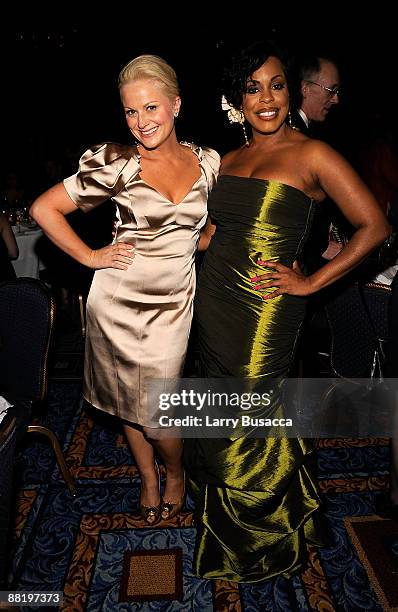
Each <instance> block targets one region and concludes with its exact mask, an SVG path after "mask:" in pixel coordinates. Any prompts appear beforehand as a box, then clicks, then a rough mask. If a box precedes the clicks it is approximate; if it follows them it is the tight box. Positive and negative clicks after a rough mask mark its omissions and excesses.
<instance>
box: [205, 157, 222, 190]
mask: <svg viewBox="0 0 398 612" xmlns="http://www.w3.org/2000/svg"><path fill="white" fill-rule="evenodd" d="M202 151H203V159H202V165H203V168H204V171H205V173H206V178H207V184H208V186H209V191H210V190H211V189H213V187H214V184H215V182H216V180H217V177H218V172H219V169H220V163H221V158H220V156H219V154H218V153H217V151H215V150H214V149H210V148H209V147H202Z"/></svg>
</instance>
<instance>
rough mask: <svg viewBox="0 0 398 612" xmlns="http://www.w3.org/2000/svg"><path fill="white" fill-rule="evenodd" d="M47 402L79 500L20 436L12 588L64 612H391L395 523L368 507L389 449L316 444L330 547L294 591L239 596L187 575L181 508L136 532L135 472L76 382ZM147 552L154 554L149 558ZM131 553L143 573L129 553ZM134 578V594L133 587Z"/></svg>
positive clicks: (274, 585) (256, 590)
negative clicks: (55, 595)
mask: <svg viewBox="0 0 398 612" xmlns="http://www.w3.org/2000/svg"><path fill="white" fill-rule="evenodd" d="M48 403H49V407H48V412H47V415H46V416H45V417H43V419H42V420H43V422H44V424H47V425H49V426H50V427H51V428H52V429H53V430H54V431H55V432H56V433H57V435H58V436H59V438H60V440H62V442H63V448H64V452H65V455H66V458H67V463H68V465H69V467H70V469H71V471H72V473H73V475H74V477H75V479H76V481H77V488H78V492H77V496H76V497H71V496H70V494H69V493H68V490H67V488H66V486H65V483H64V481H63V480H62V477H61V476H60V473H59V471H58V468H57V466H56V463H55V460H54V455H53V453H52V451H51V449H50V447H49V446H48V444H47V442H46V441H45V440H44V439H42V438H40V437H39V436H36V437H35V436H33V435H30V436H28V437H27V439H26V447H25V449H24V452H23V456H22V457H21V459H20V461H19V463H18V466H17V470H18V477H19V493H18V499H17V512H16V519H15V527H14V543H13V547H14V549H13V551H12V554H11V562H10V566H11V569H10V576H11V578H12V584H11V588H12V589H15V590H30V591H32V590H45V591H57V590H61V591H63V592H64V600H63V605H62V608H61V609H62V610H68V611H72V610H73V611H80V610H88V611H92V612H99V611H102V610H104V611H112V612H113V611H116V610H125V611H127V610H144V611H146V610H148V611H159V610H161V611H173V612H174V611H179V610H183V611H186V612H191V611H195V612H196V611H197V612H207V611H208V612H210V611H213V610H214V611H228V612H240V611H244V612H258V611H261V612H263V611H271V610H272V611H274V610H279V611H284V612H285V611H289V610H303V611H306V610H322V611H332V610H375V611H376V610H397V609H398V607H397V606H398V580H397V573H396V572H397V570H398V563H397V550H398V528H397V524H395V523H393V522H392V521H389V520H381V519H380V518H379V517H375V516H374V514H375V500H376V498H377V496H378V495H380V494H381V492H382V491H383V490H384V489H385V488H386V485H387V475H388V458H389V457H388V455H389V449H388V441H387V440H385V439H372V440H359V441H358V440H356V441H355V440H340V441H339V440H322V441H321V443H320V445H319V450H318V465H319V485H320V489H321V491H322V493H323V497H324V500H325V506H326V512H327V516H328V519H329V521H330V525H331V528H332V530H333V534H334V542H333V545H332V546H331V547H330V548H325V549H320V550H317V551H315V550H311V551H310V563H309V566H308V569H307V570H306V572H305V573H303V574H302V575H301V576H299V577H296V578H294V579H292V580H286V579H283V578H277V579H273V580H268V581H265V582H263V583H260V584H255V585H249V584H245V585H240V586H237V585H236V584H232V583H228V582H222V581H216V582H213V581H208V580H202V579H199V578H197V577H195V576H194V575H193V573H192V554H193V545H194V540H195V527H194V525H193V514H192V511H193V504H192V501H191V500H190V499H188V500H187V502H186V506H185V507H184V511H183V512H181V514H180V515H179V516H178V517H177V518H175V519H173V520H171V521H168V522H167V521H162V522H161V523H159V524H158V525H157V526H156V527H154V528H149V527H148V526H146V525H145V524H144V522H143V520H142V519H141V518H140V516H139V514H138V496H139V479H138V476H137V471H136V468H135V466H134V464H133V461H132V458H131V455H130V453H129V451H128V449H127V447H126V444H125V441H124V438H123V436H122V435H121V432H120V429H119V426H118V423H117V422H115V421H114V420H113V419H111V418H108V417H106V416H105V415H101V414H98V413H94V412H92V411H91V410H90V409H89V408H87V407H86V406H84V405H83V404H82V402H81V401H80V384H79V383H78V382H71V381H69V382H60V381H58V382H57V381H55V380H53V381H52V383H51V384H50V389H49V402H48ZM375 525H376V527H377V528H376V527H375ZM145 551H158V552H159V554H158V555H155V556H154V557H153V558H150V556H149V555H148V554H145ZM173 551H177V552H176V554H175V555H174V552H173ZM138 552H140V553H141V554H143V555H144V556H143V557H142V560H141V561H142V564H143V565H140V562H139V561H137V559H138V557H137V556H134V554H132V553H136V554H137V553H138ZM162 555H163V556H164V558H163V557H162ZM137 563H138V565H137ZM151 563H155V566H154V567H155V568H156V567H157V568H158V569H155V571H154V570H150V569H149V570H148V571H149V582H150V577H151V572H152V573H153V576H154V581H155V582H154V585H152V587H153V589H154V592H155V596H156V588H159V587H156V578H158V577H159V575H160V574H159V572H160V573H161V572H163V574H164V575H165V578H164V580H161V581H160V582H161V583H162V584H163V587H162V588H163V590H164V593H160V592H158V597H157V598H153V593H152V595H151V588H152V587H151V585H150V584H149V586H148V585H147V586H145V588H144V586H143V584H144V582H145V580H147V578H148V571H146V572H145V571H144V568H145V567H147V568H150V567H152V566H151V565H150V564H151ZM156 563H157V564H158V565H157V566H156ZM145 564H146V565H145ZM148 564H149V565H148ZM137 567H138V568H141V573H140V570H139V569H138V570H137ZM180 569H182V572H181V576H180V577H179V576H178V572H179V570H180ZM137 571H138V575H139V576H140V580H142V581H143V583H142V585H141V586H140V587H139V588H141V591H139V588H138V587H137V581H135V582H134V572H136V575H137ZM145 576H146V578H145V580H144V577H145ZM173 580H175V584H174V582H173ZM167 581H169V582H170V581H171V582H170V585H171V586H170V589H169V587H167V588H166V586H165V585H166V583H167ZM158 582H159V581H158ZM178 583H180V585H181V592H178ZM137 588H138V591H137ZM173 588H175V589H176V590H175V591H173ZM134 589H136V594H137V592H138V595H139V594H140V592H141V596H142V590H143V589H144V591H145V589H147V591H146V593H147V595H146V599H145V597H144V599H142V598H141V599H136V600H134ZM170 593H171V595H170ZM131 596H132V597H133V600H129V599H131ZM23 609H24V610H29V609H33V608H29V607H25V608H23Z"/></svg>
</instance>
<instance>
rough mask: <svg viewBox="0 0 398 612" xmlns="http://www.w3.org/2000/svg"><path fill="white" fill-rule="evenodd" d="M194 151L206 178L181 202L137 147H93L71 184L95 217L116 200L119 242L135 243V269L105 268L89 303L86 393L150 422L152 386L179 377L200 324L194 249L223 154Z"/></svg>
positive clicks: (108, 408)
mask: <svg viewBox="0 0 398 612" xmlns="http://www.w3.org/2000/svg"><path fill="white" fill-rule="evenodd" d="M182 144H184V145H186V146H189V147H190V148H191V149H192V151H193V153H194V154H195V155H196V156H197V158H198V166H199V168H200V178H199V179H198V180H197V181H196V183H195V184H194V185H193V186H192V188H191V189H190V191H189V192H188V193H187V194H186V196H185V197H184V199H183V200H182V201H181V202H180V203H178V204H174V203H173V202H170V201H169V200H168V199H167V198H166V197H165V196H163V195H162V194H161V193H159V192H158V191H157V190H155V189H154V188H152V187H151V186H149V185H147V184H146V183H145V182H144V181H143V180H142V179H141V178H140V170H141V168H140V156H139V154H138V151H137V148H136V147H132V146H122V145H118V144H113V143H105V144H102V145H99V146H97V147H95V148H93V149H91V150H88V151H87V152H86V153H85V154H84V155H83V156H82V158H81V160H80V166H79V171H78V172H77V174H75V175H73V176H71V177H69V178H67V179H65V181H64V185H65V188H66V190H67V192H68V193H69V195H70V197H71V198H72V200H73V202H75V204H76V205H77V206H78V207H80V208H81V209H82V210H84V211H89V210H91V209H92V208H94V207H95V206H98V205H99V204H101V203H102V202H104V201H105V200H107V199H109V198H112V200H113V201H114V203H115V204H116V207H117V217H118V224H117V225H118V227H117V235H116V237H115V239H114V240H115V241H121V242H128V243H130V244H132V245H133V246H134V249H135V251H134V260H133V262H132V264H131V265H130V266H129V267H128V269H127V270H118V269H116V268H106V269H102V270H97V271H96V272H95V274H94V279H93V282H92V286H91V289H90V293H89V296H88V301H87V339H86V353H85V375H84V389H83V395H84V397H85V399H86V400H87V401H88V402H90V403H91V404H92V405H93V406H95V407H96V408H99V409H101V410H104V411H105V412H108V413H110V414H114V415H117V416H118V417H121V418H122V419H124V420H126V421H129V422H132V423H138V424H141V425H146V424H150V423H151V419H150V416H151V414H154V413H155V412H156V409H157V407H156V406H155V407H152V406H148V405H147V395H146V382H147V381H148V380H151V379H169V378H170V379H173V378H177V377H179V376H180V375H181V371H182V367H183V363H184V358H185V354H186V349H187V342H188V336H189V331H190V326H191V320H192V305H193V304H192V303H193V297H194V292H195V266H194V260H195V251H196V247H197V242H198V238H199V233H200V229H201V227H202V226H203V225H204V223H205V221H206V215H207V198H208V194H209V190H210V189H211V187H212V186H213V183H214V182H215V179H216V176H217V172H218V167H219V159H220V158H219V156H218V154H217V153H216V152H215V151H213V150H212V149H205V148H203V149H202V148H200V147H197V146H195V145H193V144H189V143H182Z"/></svg>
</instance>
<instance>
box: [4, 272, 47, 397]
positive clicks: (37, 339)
mask: <svg viewBox="0 0 398 612" xmlns="http://www.w3.org/2000/svg"><path fill="white" fill-rule="evenodd" d="M54 319H55V302H54V299H53V297H52V295H51V293H50V291H49V289H48V288H47V286H46V285H45V284H44V283H42V282H41V281H39V280H37V279H33V278H17V279H15V280H11V281H7V282H4V283H1V284H0V393H2V394H4V395H5V396H6V397H7V396H9V397H12V398H18V399H28V400H31V401H39V400H41V399H43V397H44V396H45V393H46V389H47V361H48V353H49V346H50V340H51V335H52V330H53V326H54Z"/></svg>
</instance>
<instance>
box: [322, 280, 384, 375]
mask: <svg viewBox="0 0 398 612" xmlns="http://www.w3.org/2000/svg"><path fill="white" fill-rule="evenodd" d="M383 297H384V294H383ZM372 298H373V296H372ZM369 299H370V297H369ZM377 303H378V302H377ZM325 309H326V316H327V318H328V321H329V326H330V332H331V337H332V346H331V365H332V368H333V370H334V372H335V374H336V375H337V376H339V377H342V378H367V377H369V376H370V375H371V372H372V367H373V363H374V356H375V353H376V351H377V350H378V349H379V338H378V334H377V333H376V331H375V326H374V325H373V321H372V320H371V318H370V315H369V311H368V308H367V306H366V304H365V301H364V297H363V295H362V292H361V289H360V287H359V285H358V283H355V284H351V285H349V286H348V287H346V288H345V289H344V290H342V291H341V292H340V293H339V294H338V295H336V296H335V297H334V298H333V299H331V300H330V301H329V302H328V303H327V305H326V307H325ZM386 316H387V314H386Z"/></svg>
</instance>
